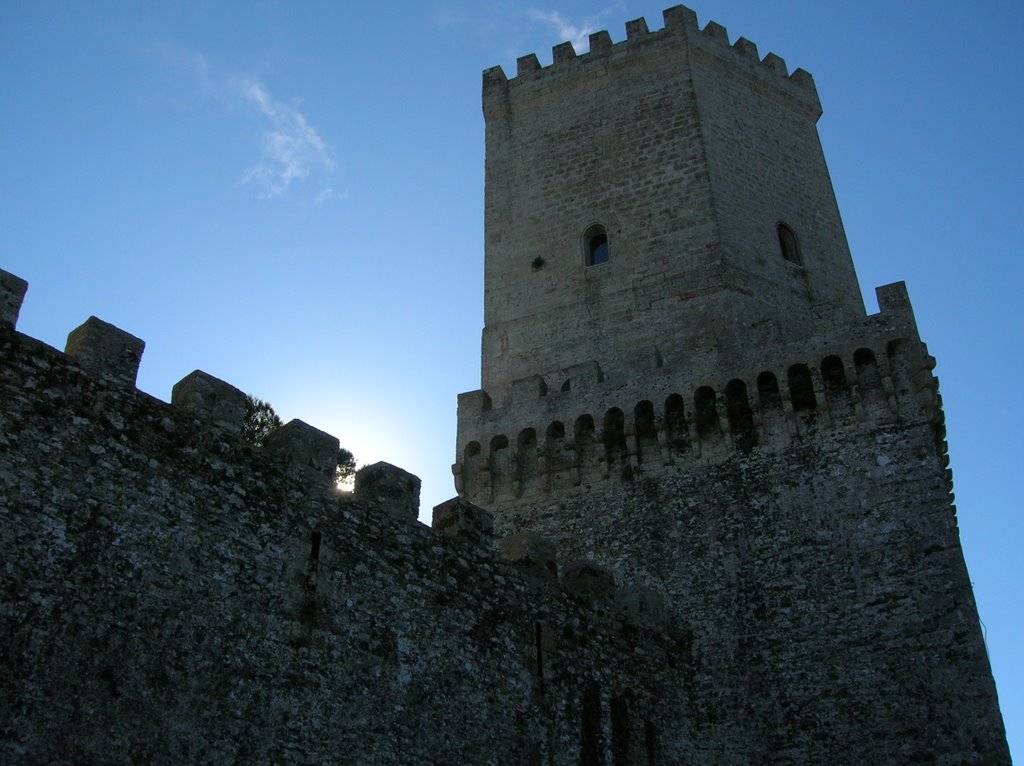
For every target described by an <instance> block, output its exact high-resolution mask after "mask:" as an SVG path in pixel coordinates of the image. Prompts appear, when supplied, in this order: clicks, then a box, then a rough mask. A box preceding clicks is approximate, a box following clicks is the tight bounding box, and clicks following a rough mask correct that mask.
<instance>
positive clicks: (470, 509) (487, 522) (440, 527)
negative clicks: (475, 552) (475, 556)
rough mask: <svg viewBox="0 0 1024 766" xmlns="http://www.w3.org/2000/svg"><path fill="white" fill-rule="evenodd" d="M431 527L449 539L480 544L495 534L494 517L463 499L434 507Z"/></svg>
mask: <svg viewBox="0 0 1024 766" xmlns="http://www.w3.org/2000/svg"><path fill="white" fill-rule="evenodd" d="M430 526H431V527H432V528H433V529H434V530H436V531H438V532H440V533H441V534H443V535H446V536H447V537H461V538H464V539H467V540H472V541H476V542H480V541H483V540H486V539H488V538H489V537H490V536H491V535H492V534H494V517H493V516H491V514H490V513H488V512H487V511H485V510H484V509H483V508H481V507H480V506H478V505H473V504H472V503H470V502H469V501H467V500H463V499H462V498H461V497H453V498H452V499H451V500H446V501H445V502H443V503H441V504H439V505H435V506H434V515H433V518H432V520H431V524H430Z"/></svg>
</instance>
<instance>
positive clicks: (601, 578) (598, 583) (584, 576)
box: [562, 560, 615, 607]
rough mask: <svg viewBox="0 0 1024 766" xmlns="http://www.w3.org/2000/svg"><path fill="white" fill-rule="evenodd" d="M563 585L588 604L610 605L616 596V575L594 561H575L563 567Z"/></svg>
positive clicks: (568, 591) (571, 593) (572, 594)
mask: <svg viewBox="0 0 1024 766" xmlns="http://www.w3.org/2000/svg"><path fill="white" fill-rule="evenodd" d="M562 587H563V588H565V590H566V592H567V593H569V594H570V595H571V596H574V597H575V598H577V599H579V600H580V601H582V602H583V603H585V604H587V605H588V606H592V607H593V606H608V605H610V604H611V603H612V601H613V599H614V596H615V575H613V574H612V572H611V570H609V569H606V568H605V567H603V566H601V565H600V564H596V563H594V562H593V561H589V560H581V561H573V562H572V563H571V564H567V565H566V566H565V567H563V568H562Z"/></svg>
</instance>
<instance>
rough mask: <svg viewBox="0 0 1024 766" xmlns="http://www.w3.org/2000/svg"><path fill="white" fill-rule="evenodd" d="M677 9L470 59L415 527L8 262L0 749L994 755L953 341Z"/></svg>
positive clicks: (254, 758)
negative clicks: (460, 324) (469, 231)
mask: <svg viewBox="0 0 1024 766" xmlns="http://www.w3.org/2000/svg"><path fill="white" fill-rule="evenodd" d="M664 18H665V27H664V29H661V30H658V31H654V32H652V31H650V30H649V28H648V26H647V24H646V22H645V21H644V20H642V19H639V20H636V21H632V22H629V23H628V24H627V25H626V28H627V35H626V40H624V41H622V42H617V43H613V42H612V40H611V37H610V36H609V35H608V34H607V33H605V32H599V33H595V34H594V35H592V36H591V44H590V52H589V53H587V54H584V55H582V56H577V55H576V53H575V51H574V50H573V49H572V46H571V45H570V44H568V43H563V44H562V45H560V46H557V47H556V48H555V50H554V56H553V58H554V63H553V64H552V65H551V66H549V67H541V66H540V65H539V62H538V60H537V57H536V56H534V55H532V54H531V55H528V56H524V57H522V58H521V59H520V60H519V62H518V69H517V72H516V75H515V76H514V77H511V78H509V77H507V76H506V75H505V73H504V72H503V71H502V70H500V69H499V68H495V69H489V70H487V71H486V72H484V76H483V101H484V115H485V120H486V137H487V139H486V140H487V166H486V203H485V205H486V242H485V248H486V250H485V260H486V267H485V285H484V289H485V327H484V330H483V346H482V348H483V356H482V364H481V370H482V376H481V381H482V382H481V388H480V390H477V391H472V392H467V393H465V394H462V395H460V396H459V400H458V410H459V411H458V443H457V447H456V450H457V453H456V460H455V464H454V466H453V474H454V479H455V487H456V491H457V493H458V494H457V497H454V498H452V499H451V500H449V501H447V502H445V503H442V504H441V505H439V506H438V507H437V508H435V509H434V521H433V525H432V526H431V527H426V526H424V525H422V524H419V523H418V522H417V521H416V516H417V509H418V505H419V479H418V478H417V477H415V476H413V475H412V474H409V473H407V472H405V471H403V470H401V469H400V468H397V467H395V466H392V465H389V464H387V463H377V464H375V465H371V466H366V467H363V468H362V469H360V471H359V472H358V473H357V475H356V478H355V489H354V491H353V492H343V491H341V490H339V489H338V488H337V487H336V486H335V485H334V482H333V476H334V470H333V469H334V465H335V462H336V459H337V451H338V441H337V439H336V438H335V437H334V436H332V435H330V434H326V433H324V432H322V431H320V430H318V429H317V428H315V427H314V426H312V425H309V424H306V423H303V422H301V421H297V420H295V421H291V422H290V423H287V424H285V425H284V426H282V427H281V428H280V429H278V430H277V431H276V432H275V433H274V434H273V435H271V436H270V437H269V438H268V439H267V441H266V444H265V446H263V447H255V446H253V445H251V444H249V443H247V442H245V441H244V440H243V439H242V438H241V435H240V434H241V428H240V426H241V422H242V418H243V417H244V412H245V395H244V394H243V393H242V391H241V390H239V389H237V388H235V387H233V386H231V385H229V384H227V383H225V382H224V381H220V380H218V379H217V378H214V377H213V376H211V375H208V374H207V373H204V372H202V371H201V370H196V371H194V372H192V373H190V374H189V375H187V376H185V378H183V379H182V381H180V382H179V383H178V384H177V385H176V386H175V387H174V390H173V392H172V393H171V403H166V402H163V401H160V400H158V399H155V398H153V397H151V396H149V395H147V394H145V393H142V392H140V391H138V390H137V389H136V388H135V380H136V375H137V372H138V368H139V365H140V362H141V357H142V354H143V350H144V347H145V344H144V343H143V341H142V340H141V339H139V338H136V337H135V336H133V335H131V334H130V333H129V332H126V331H125V330H122V329H120V328H117V327H114V326H113V325H110V324H108V323H106V322H103V321H102V320H100V319H97V318H95V317H92V318H90V319H88V320H87V321H86V322H85V323H84V324H83V325H82V326H81V327H79V328H77V329H75V330H73V331H72V332H71V333H70V335H69V338H68V344H67V347H66V349H65V351H63V352H62V351H59V350H57V349H54V348H51V347H49V346H47V345H45V344H43V343H41V342H39V341H37V340H35V339H33V338H30V337H28V336H26V335H24V334H22V333H19V332H18V331H17V317H18V313H19V311H20V308H21V305H22V301H23V300H24V298H25V294H26V289H27V285H26V283H25V282H24V281H23V280H21V279H20V278H18V277H16V276H14V275H11V274H7V273H6V272H2V271H0V309H2V312H0V562H2V568H0V630H2V636H3V641H2V642H0V652H2V664H0V667H2V669H3V672H2V673H0V763H12V764H65V763H66V764H83V763H88V764H123V763H146V764H150V763H152V764H180V763H214V764H222V763H225V764H226V763H246V764H249V763H252V764H307V763H316V764H495V765H497V764H521V765H522V766H541V765H544V766H548V765H550V766H562V765H565V766H568V765H570V764H582V765H583V766H598V765H608V766H613V765H614V766H624V765H633V766H655V765H660V764H701V765H704V764H710V765H714V766H719V765H720V766H740V765H741V764H744V765H745V764H779V765H780V766H781V765H782V764H830V765H831V764H838V765H840V766H842V765H846V764H848V765H850V766H865V764H871V765H872V766H874V765H876V764H878V765H882V766H886V765H889V764H892V765H893V766H896V765H897V764H911V763H922V764H924V763H927V764H943V765H945V766H953V765H954V764H956V765H959V764H977V765H980V764H987V765H995V766H1002V765H1003V764H1009V762H1010V759H1009V753H1008V749H1007V746H1006V740H1005V733H1004V731H1003V724H1002V719H1001V716H1000V713H999V707H998V702H997V699H996V691H995V686H994V683H993V680H992V675H991V670H990V668H989V665H988V659H987V655H986V652H985V646H984V642H983V639H982V636H981V632H980V629H979V620H978V614H977V611H976V606H975V603H974V599H973V594H972V591H971V587H970V581H969V578H968V576H967V571H966V567H965V563H964V561H963V556H962V552H961V548H960V543H959V537H958V532H957V526H956V508H955V506H954V505H953V496H952V476H951V475H950V472H949V470H948V457H947V449H948V447H947V444H946V441H945V431H944V427H943V415H942V403H941V397H940V396H939V386H938V380H937V378H936V377H935V376H934V375H933V373H932V370H933V368H934V359H932V358H931V357H930V356H929V355H928V352H927V349H926V347H925V345H924V344H923V343H922V341H921V339H920V336H919V333H918V328H917V325H916V321H915V319H914V314H913V309H912V308H911V305H910V300H909V297H908V293H907V290H906V288H905V286H904V285H902V284H894V285H888V286H886V287H882V288H879V290H878V301H879V307H880V310H879V312H878V313H877V314H873V315H870V316H868V315H866V314H865V312H864V310H863V304H862V300H861V296H860V294H859V290H858V287H857V282H856V276H855V273H854V270H853V263H852V260H851V258H850V253H849V251H848V248H847V245H846V241H845V236H844V234H843V230H842V223H841V220H840V218H839V212H838V207H837V205H836V202H835V198H834V195H833V193H832V188H831V183H830V181H829V178H828V172H827V169H826V167H825V163H824V158H823V154H822V152H821V147H820V144H819V142H818V137H817V132H816V129H815V123H816V120H817V118H818V115H819V114H820V106H819V103H818V98H817V93H816V91H815V87H814V83H813V81H812V80H811V78H810V76H809V75H808V74H807V73H805V72H803V71H802V70H796V71H794V72H793V73H792V74H789V73H788V69H787V67H786V65H785V63H784V62H783V61H782V59H780V58H779V57H777V56H774V55H773V54H769V55H767V56H765V57H764V58H763V59H762V58H761V57H760V56H759V54H758V52H757V49H756V46H755V45H754V44H753V43H751V42H749V41H747V40H745V39H743V38H740V39H739V40H737V41H736V42H735V43H734V44H733V45H730V44H729V42H728V35H727V33H726V31H725V30H724V29H723V28H722V27H720V26H718V25H716V24H714V23H709V24H707V25H706V26H705V27H704V28H703V29H699V28H698V27H697V24H696V17H695V16H694V14H693V13H692V12H691V11H689V10H687V9H685V8H682V7H676V8H671V9H669V10H667V11H665V15H664ZM781 225H784V228H780V226H781ZM594 232H599V233H600V236H601V237H603V238H604V239H605V240H606V242H607V245H608V252H609V257H608V260H607V262H606V263H599V264H597V265H587V264H588V248H589V247H590V245H591V243H592V242H596V241H599V240H597V239H593V237H594ZM780 232H789V233H791V234H792V235H793V236H792V237H791V238H790V240H788V242H789V244H788V245H787V244H786V243H787V240H786V239H785V237H783V236H782V234H781V233H780ZM601 241H603V240H601ZM787 248H788V249H787ZM186 369H187V368H186Z"/></svg>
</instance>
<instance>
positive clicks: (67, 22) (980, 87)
mask: <svg viewBox="0 0 1024 766" xmlns="http://www.w3.org/2000/svg"><path fill="white" fill-rule="evenodd" d="M667 5H668V3H651V2H618V3H611V4H602V3H600V2H598V3H593V4H588V3H582V2H577V1H576V0H565V1H561V0H551V2H548V0H538V2H537V3H536V4H533V5H531V4H530V2H529V0H527V2H516V3H502V2H495V3H487V2H479V3H470V2H437V3H432V2H429V0H428V1H426V2H416V3H412V2H410V3H402V2H397V3H389V4H386V5H380V6H373V5H371V4H368V3H359V4H357V3H346V2H323V3H312V2H311V3H301V4H300V3H290V4H284V3H280V4H277V3H267V2H259V1H258V0H256V1H250V2H245V3H228V2H222V3H194V4H191V3H184V2H149V3H128V2H124V3H105V2H82V3H76V2H62V3H51V2H44V1H41V0H37V1H34V2H22V1H21V0H6V1H5V2H4V3H3V4H2V5H0V104H2V108H0V267H2V268H4V269H6V270H8V271H11V272H13V273H15V274H18V275H19V276H21V277H23V278H25V279H27V280H28V281H29V283H30V287H29V293H28V295H27V298H26V302H25V306H24V308H23V310H22V315H21V321H20V323H19V329H20V330H22V331H23V332H25V333H27V334H29V335H32V336H35V337H37V338H40V339H41V340H44V341H46V342H47V343H50V344H52V345H54V346H57V347H58V348H63V347H64V341H65V338H66V336H67V333H68V332H69V331H70V330H71V329H72V328H74V327H75V326H77V325H78V324H80V323H81V322H82V321H83V320H84V319H86V318H87V317H88V316H89V315H90V314H95V315H97V316H99V317H100V318H101V319H105V320H107V321H109V322H112V323H114V324H116V325H118V326H120V327H122V328H124V329H126V330H128V331H130V332H132V333H134V334H135V335H138V336H139V337H141V338H143V339H144V340H145V341H146V342H147V350H146V353H145V356H144V358H143V362H142V368H141V371H140V375H139V386H140V388H142V389H143V390H145V391H147V392H149V393H151V394H153V395H154V396H157V397H159V398H161V399H165V400H166V399H169V397H170V389H171V386H172V385H173V384H174V383H175V382H176V381H177V380H179V379H180V378H182V377H184V376H185V375H186V374H188V373H189V372H190V371H192V370H193V369H196V368H200V369H203V370H205V371H207V372H209V373H211V374H213V375H216V376H218V377H220V378H223V379H225V380H227V381H228V382H230V383H232V384H234V385H236V386H237V387H239V388H241V389H243V390H245V391H247V392H250V393H253V394H256V395H257V396H260V397H262V398H264V399H267V400H269V401H270V402H272V403H273V405H274V406H275V407H276V408H277V410H278V412H279V413H280V414H281V415H282V416H283V417H284V418H285V419H286V420H287V419H290V418H294V417H297V418H301V419H303V420H306V421H307V422H309V423H312V424H313V425H316V426H317V427H319V428H322V429H323V430H325V431H328V432H330V433H333V434H335V435H337V436H338V437H339V438H340V439H341V441H342V444H344V445H345V446H347V447H348V448H350V449H351V450H352V451H353V452H355V454H356V456H357V458H358V459H359V461H360V462H361V463H366V462H374V461H377V460H387V461H389V462H392V463H395V464H397V465H400V466H402V467H404V468H406V469H408V470H410V471H412V472H414V473H416V474H417V475H419V476H421V477H422V479H423V508H424V509H425V510H424V518H426V517H427V516H428V515H429V509H430V508H431V507H432V506H433V505H435V504H436V503H439V502H441V501H443V500H445V499H447V498H448V497H450V496H451V495H452V494H453V489H452V484H451V472H450V465H451V463H452V460H453V453H454V443H455V397H456V395H457V394H458V393H459V392H461V391H466V390H470V389H474V388H476V387H477V386H478V385H479V342H480V336H479V333H480V327H481V322H482V254H483V247H482V206H483V122H482V117H481V113H480V73H481V71H482V70H483V69H484V68H486V67H489V66H491V65H494V64H501V65H502V66H504V67H505V70H506V72H507V73H509V74H512V73H514V71H515V59H516V57H517V56H520V55H523V54H525V53H529V52H536V53H537V54H538V55H539V56H540V58H541V61H542V63H545V64H547V63H550V60H551V53H550V47H551V46H552V45H554V44H557V43H559V42H561V41H562V40H565V39H574V38H578V39H580V40H583V41H584V42H582V43H581V44H580V45H578V46H577V50H579V51H582V50H585V48H586V45H585V39H586V38H585V33H586V32H588V31H591V30H595V29H608V30H609V31H610V33H611V35H612V38H613V40H615V41H619V40H621V39H623V38H624V36H625V33H624V23H625V22H626V21H627V20H629V19H633V18H637V17H639V16H644V17H646V18H647V20H648V23H649V24H650V26H651V28H652V29H654V28H660V27H661V26H662V22H661V11H662V9H663V7H665V6H667ZM690 5H691V7H693V8H694V9H695V10H696V11H697V14H698V16H699V18H700V23H701V24H702V25H703V24H704V23H705V22H707V21H708V20H711V19H713V20H715V21H718V22H719V23H721V24H723V25H725V26H726V27H727V28H728V29H729V33H730V39H732V40H735V38H736V37H738V36H740V35H742V36H745V37H747V38H749V39H751V40H753V41H754V42H755V43H757V44H758V47H759V50H760V52H761V54H762V55H764V54H766V53H767V52H769V51H774V52H776V53H778V54H779V55H781V56H782V57H783V58H785V59H786V61H787V63H788V64H789V66H790V68H791V69H792V68H795V67H797V66H800V67H803V68H804V69H807V70H809V71H810V72H811V73H812V74H813V75H814V77H815V81H816V83H817V86H818V90H819V93H820V94H821V100H822V104H823V107H824V110H825V114H824V116H823V118H822V120H821V122H820V123H819V129H820V132H821V136H822V142H823V145H824V149H825V154H826V157H827V158H828V161H829V165H830V170H831V174H832V179H833V182H834V185H835V188H836V194H837V196H838V199H839V203H840V207H841V209H842V211H843V216H844V221H845V225H846V230H847V235H848V237H849V240H850V245H851V249H852V251H853V255H854V260H855V262H856V265H857V269H858V273H859V276H860V279H861V284H862V286H863V289H864V292H865V300H866V302H867V306H868V309H869V310H870V311H874V310H875V304H874V287H875V286H877V285H881V284H886V283H888V282H893V281H897V280H906V282H907V284H908V287H909V290H910V294H911V298H912V300H913V303H914V307H915V310H916V312H917V317H918V322H919V325H920V328H921V333H922V336H923V337H924V338H925V340H926V341H927V342H928V344H929V348H930V350H931V352H932V353H933V354H934V355H935V356H936V357H937V358H938V361H939V366H938V368H937V370H936V372H937V374H938V375H939V377H940V379H941V381H942V392H943V397H944V400H945V403H946V410H947V421H948V428H949V436H950V438H949V441H950V445H951V456H952V468H953V471H954V479H955V484H956V495H957V505H958V511H959V523H960V528H961V534H962V538H963V543H964V550H965V555H966V558H967V563H968V567H969V569H970V572H971V576H972V579H973V581H974V584H975V594H976V597H977V600H978V603H979V608H980V612H981V617H982V620H983V623H984V627H985V631H986V637H987V641H988V647H989V652H990V657H991V659H992V663H993V666H994V669H995V674H996V681H997V684H998V687H999V692H1000V698H1001V701H1002V707H1003V713H1004V718H1005V722H1006V726H1007V730H1008V734H1009V737H1010V743H1011V748H1012V749H1013V750H1014V751H1015V752H1016V753H1017V754H1018V755H1024V658H1022V653H1021V650H1020V648H1019V645H1020V643H1021V640H1022V638H1024V630H1022V626H1024V618H1022V617H1021V610H1020V609H1019V608H1018V603H1019V595H1018V594H1019V592H1020V590H1021V587H1022V585H1024V576H1022V573H1021V566H1020V564H1019V562H1020V560H1021V553H1020V549H1019V546H1020V544H1021V541H1022V540H1024V535H1022V532H1024V520H1022V513H1021V510H1022V495H1024V492H1022V489H1021V487H1022V482H1021V481H1020V480H1019V479H1018V477H1017V471H1018V470H1019V465H1020V460H1019V458H1018V455H1017V449H1018V445H1017V436H1018V435H1019V434H1020V433H1021V432H1022V426H1024V423H1022V418H1021V415H1020V407H1019V406H1018V405H1014V404H1013V402H1012V401H1011V399H1013V397H1012V396H1011V393H1012V391H1013V387H1014V385H1015V383H1014V381H1020V380H1021V379H1022V378H1024V369H1022V363H1021V353H1020V346H1021V325H1022V321H1021V319H1022V315H1024V311H1022V309H1021V288H1022V282H1024V280H1022V278H1021V277H1022V268H1021V265H1020V261H1021V259H1020V249H1021V242H1022V241H1024V224H1022V223H1021V216H1020V213H1019V208H1020V202H1021V192H1020V186H1019V184H1020V179H1021V178H1022V177H1024V161H1022V153H1021V151H1020V149H1019V144H1020V137H1021V136H1024V124H1022V123H1024V106H1022V104H1024V98H1022V96H1024V93H1022V86H1021V83H1022V82H1024V57H1021V56H1020V55H1019V51H1018V49H1017V47H1018V46H1016V45H1015V43H1016V41H1017V40H1019V39H1021V36H1022V33H1024V5H1021V4H1020V3H1017V2H1011V1H1010V0H1007V1H1006V2H995V1H994V0H990V1H989V2H975V3H971V4H969V5H968V4H965V3H953V2H943V1H941V0H940V1H939V2H935V1H934V0H932V1H931V2H923V1H921V2H918V1H916V0H912V1H911V0H908V1H906V2H895V3H893V2H885V3H883V2H875V1H873V0H868V1H866V2H858V3H822V2H820V0H819V1H817V2H811V1H808V2H764V0H719V1H718V2H714V3H712V2H698V1H697V0H694V1H693V2H691V3H690ZM996 373H998V375H997V374H996Z"/></svg>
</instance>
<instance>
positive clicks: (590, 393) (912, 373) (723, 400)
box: [453, 283, 945, 507]
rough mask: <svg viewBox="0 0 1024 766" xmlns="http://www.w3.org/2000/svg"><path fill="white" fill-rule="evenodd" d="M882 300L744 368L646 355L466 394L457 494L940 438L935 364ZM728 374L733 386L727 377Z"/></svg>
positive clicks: (493, 493) (476, 497)
mask: <svg viewBox="0 0 1024 766" xmlns="http://www.w3.org/2000/svg"><path fill="white" fill-rule="evenodd" d="M877 293H878V302H879V306H880V307H881V308H880V311H879V312H878V313H877V314H874V315H871V316H868V317H866V318H865V319H864V320H862V321H860V322H857V323H854V324H853V325H849V324H846V323H838V324H836V325H835V326H833V327H831V328H828V322H827V320H828V314H827V307H823V308H822V311H821V312H820V314H821V317H820V320H821V323H822V326H823V327H826V328H827V329H825V330H822V331H820V332H819V333H817V334H815V335H813V336H810V337H808V338H805V339H803V340H800V341H796V342H793V341H791V342H788V343H782V342H777V339H775V338H771V337H770V332H769V334H768V336H766V337H765V338H763V339H760V341H759V342H756V343H752V346H753V348H754V349H755V351H754V352H752V353H749V354H747V355H746V357H745V358H740V357H735V356H734V357H731V358H728V359H723V358H722V357H721V356H720V355H718V354H715V353H710V354H708V355H706V356H704V357H703V358H701V357H697V356H691V357H690V358H687V359H684V360H681V361H679V362H678V363H675V364H671V363H670V364H666V363H665V360H664V357H663V355H662V353H661V352H660V351H659V350H657V349H654V350H653V351H652V353H651V354H649V355H648V362H647V366H646V367H644V368H640V367H637V368H634V369H631V370H629V371H618V372H617V373H616V374H611V375H607V374H606V373H605V372H604V371H603V370H602V369H601V368H600V366H599V365H598V364H597V363H596V362H591V363H587V364H580V365H575V366H573V367H572V368H570V369H566V370H562V371H558V372H556V373H553V374H551V375H549V376H541V375H534V376H530V377H528V378H524V379H522V380H520V381H514V382H513V384H512V396H511V401H509V402H508V403H507V404H506V405H505V406H501V407H495V406H494V405H493V403H492V401H491V398H490V397H489V396H487V394H486V393H485V392H481V391H474V392H469V393H467V394H463V395H462V396H460V398H459V424H460V428H459V441H458V445H457V457H456V463H455V464H454V465H453V473H454V475H455V480H456V487H457V489H458V491H459V492H460V494H462V495H464V496H465V497H467V498H469V499H470V500H473V501H474V502H478V503H481V504H483V505H487V506H488V507H491V506H495V507H501V506H502V505H504V504H506V503H509V502H512V503H514V502H516V501H517V500H518V499H519V498H523V497H525V498H530V497H534V496H544V495H546V494H553V495H559V494H564V493H565V492H570V493H571V492H572V491H574V488H578V487H583V486H587V485H588V484H589V483H591V482H593V481H600V480H620V479H623V478H625V479H627V480H630V479H632V478H633V477H635V476H639V475H641V474H642V475H645V476H652V475H657V474H660V473H664V472H674V471H679V470H686V468H687V466H688V465H696V464H701V465H703V464H708V463H715V462H719V461H723V460H727V459H729V457H730V456H731V455H733V454H735V453H749V452H751V451H752V450H754V449H755V448H756V449H757V450H760V451H764V450H768V451H778V450H782V449H785V448H787V447H789V446H790V445H792V444H795V443H800V442H801V441H803V440H806V439H808V438H817V437H819V436H824V435H826V434H828V433H829V432H831V431H835V430H841V429H845V428H848V427H857V425H858V424H870V425H872V426H877V425H884V424H885V423H895V422H897V421H911V422H926V423H934V424H935V425H936V428H937V429H940V428H941V417H942V416H941V409H940V408H939V407H938V404H939V399H938V394H937V390H938V380H937V379H936V378H935V377H934V376H933V375H932V374H931V370H932V368H933V367H934V359H932V358H931V357H930V356H928V354H927V351H926V349H925V347H924V344H923V343H921V341H920V338H919V337H918V334H917V327H916V322H915V320H914V315H913V309H912V307H911V305H910V300H909V297H908V295H907V291H906V287H905V285H904V284H903V283H896V284H892V285H887V286H884V287H881V288H879V289H878V290H877ZM770 329H771V328H762V330H769V331H770ZM766 341H775V342H770V343H768V342H766ZM765 348H768V349H770V351H768V352H767V354H768V355H764V354H765V353H766V352H765V351H764V349H765ZM723 369H725V370H729V369H731V370H732V376H731V377H729V378H723V377H722V370H723ZM937 439H938V440H939V442H940V443H939V444H938V445H937V446H938V448H939V449H938V455H939V458H940V459H942V458H943V456H944V455H945V447H944V442H942V441H941V436H939V437H937ZM943 467H945V466H943Z"/></svg>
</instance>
